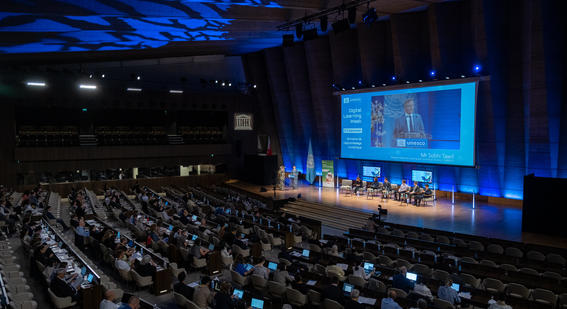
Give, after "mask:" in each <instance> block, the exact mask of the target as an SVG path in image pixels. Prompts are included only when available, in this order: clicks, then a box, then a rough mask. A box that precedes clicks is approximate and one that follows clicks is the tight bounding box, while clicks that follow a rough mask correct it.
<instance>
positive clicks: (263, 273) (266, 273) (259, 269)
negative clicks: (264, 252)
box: [253, 256, 270, 280]
mask: <svg viewBox="0 0 567 309" xmlns="http://www.w3.org/2000/svg"><path fill="white" fill-rule="evenodd" d="M264 263H266V258H265V257H263V256H261V257H259V258H258V260H257V261H256V265H254V272H253V274H254V275H258V276H260V277H262V278H264V279H266V280H268V279H270V269H269V268H267V267H266V266H264Z"/></svg>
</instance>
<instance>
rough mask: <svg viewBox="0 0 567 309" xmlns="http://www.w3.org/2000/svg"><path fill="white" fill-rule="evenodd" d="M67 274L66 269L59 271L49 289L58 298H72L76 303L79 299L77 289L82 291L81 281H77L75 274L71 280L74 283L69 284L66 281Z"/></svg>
mask: <svg viewBox="0 0 567 309" xmlns="http://www.w3.org/2000/svg"><path fill="white" fill-rule="evenodd" d="M65 273H66V270H65V269H59V270H57V276H56V277H55V278H53V280H51V284H50V286H49V288H50V289H51V292H53V294H55V296H57V297H62V298H64V297H69V296H70V297H71V298H72V299H73V301H76V300H77V299H78V298H79V295H78V293H77V289H80V281H79V280H80V279H77V275H76V274H75V275H73V277H71V280H74V282H73V283H72V284H69V283H67V281H65ZM81 279H82V278H81Z"/></svg>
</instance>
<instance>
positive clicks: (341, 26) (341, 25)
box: [332, 19, 350, 34]
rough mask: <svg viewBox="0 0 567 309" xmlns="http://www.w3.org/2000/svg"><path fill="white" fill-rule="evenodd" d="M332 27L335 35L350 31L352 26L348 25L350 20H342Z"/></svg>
mask: <svg viewBox="0 0 567 309" xmlns="http://www.w3.org/2000/svg"><path fill="white" fill-rule="evenodd" d="M332 27H333V31H334V32H335V34H338V33H340V32H343V31H346V30H348V29H350V25H349V23H348V20H346V19H341V20H338V21H336V22H334V23H333V24H332Z"/></svg>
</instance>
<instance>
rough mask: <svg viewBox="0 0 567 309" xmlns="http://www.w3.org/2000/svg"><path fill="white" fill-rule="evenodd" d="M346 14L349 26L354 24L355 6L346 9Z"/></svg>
mask: <svg viewBox="0 0 567 309" xmlns="http://www.w3.org/2000/svg"><path fill="white" fill-rule="evenodd" d="M347 13H348V22H349V23H350V24H354V23H355V22H356V6H353V7H350V8H348V10H347Z"/></svg>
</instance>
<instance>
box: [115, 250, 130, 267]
mask: <svg viewBox="0 0 567 309" xmlns="http://www.w3.org/2000/svg"><path fill="white" fill-rule="evenodd" d="M114 256H116V260H115V261H114V267H116V269H118V270H125V271H130V269H131V263H129V262H128V261H127V260H128V259H127V258H126V251H124V250H120V249H118V251H117V252H116V254H115V255H114Z"/></svg>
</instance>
